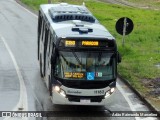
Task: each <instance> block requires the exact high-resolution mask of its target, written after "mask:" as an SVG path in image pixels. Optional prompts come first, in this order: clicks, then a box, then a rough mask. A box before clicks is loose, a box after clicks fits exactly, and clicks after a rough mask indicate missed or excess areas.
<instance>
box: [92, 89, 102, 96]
mask: <svg viewBox="0 0 160 120" xmlns="http://www.w3.org/2000/svg"><path fill="white" fill-rule="evenodd" d="M94 94H100V95H102V94H104V90H95V91H94Z"/></svg>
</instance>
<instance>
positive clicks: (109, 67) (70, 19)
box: [38, 3, 121, 105]
mask: <svg viewBox="0 0 160 120" xmlns="http://www.w3.org/2000/svg"><path fill="white" fill-rule="evenodd" d="M38 60H39V63H40V74H41V77H43V78H44V80H45V82H46V85H47V88H48V89H49V93H50V96H51V99H52V102H53V104H61V105H65V104H67V105H106V103H107V101H108V100H109V99H111V96H113V95H112V94H113V93H114V91H115V88H116V78H117V64H118V63H119V62H120V61H121V58H120V55H119V53H118V51H117V45H116V41H115V38H114V37H113V36H112V35H111V34H110V33H109V32H108V30H107V29H106V28H105V27H103V26H102V25H101V24H100V23H99V22H98V20H97V19H96V18H95V17H94V16H93V15H92V13H91V12H90V11H89V10H88V9H87V8H86V7H85V6H84V5H82V6H81V5H71V4H67V3H60V4H44V5H41V6H40V10H39V17H38Z"/></svg>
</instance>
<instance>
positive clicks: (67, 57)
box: [55, 51, 116, 81]
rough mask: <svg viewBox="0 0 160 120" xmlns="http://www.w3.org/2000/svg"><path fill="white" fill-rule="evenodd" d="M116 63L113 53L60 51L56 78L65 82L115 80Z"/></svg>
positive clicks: (56, 66)
mask: <svg viewBox="0 0 160 120" xmlns="http://www.w3.org/2000/svg"><path fill="white" fill-rule="evenodd" d="M115 69H116V62H115V57H114V54H113V53H107V52H104V51H103V52H102V51H101V52H95V51H85V52H84V51H83V52H65V51H60V52H59V55H58V57H57V60H56V65H55V76H56V77H58V78H61V79H65V80H94V81H100V80H103V81H104V80H111V79H114V78H115V77H116V76H115Z"/></svg>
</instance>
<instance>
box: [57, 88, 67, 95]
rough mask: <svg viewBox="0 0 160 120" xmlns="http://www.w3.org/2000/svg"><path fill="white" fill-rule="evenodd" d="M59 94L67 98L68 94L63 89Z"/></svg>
mask: <svg viewBox="0 0 160 120" xmlns="http://www.w3.org/2000/svg"><path fill="white" fill-rule="evenodd" d="M59 94H60V95H62V96H63V97H66V94H65V92H64V91H63V90H62V89H61V90H60V92H59Z"/></svg>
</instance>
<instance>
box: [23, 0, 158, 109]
mask: <svg viewBox="0 0 160 120" xmlns="http://www.w3.org/2000/svg"><path fill="white" fill-rule="evenodd" d="M62 1H63V2H68V3H72V4H82V3H83V1H84V0H61V1H60V0H59V1H58V0H54V2H62ZM129 1H136V0H129ZM141 1H142V0H140V2H141ZM22 2H24V3H25V4H27V5H29V6H30V7H31V8H33V9H34V10H38V8H39V5H40V4H42V3H43V4H44V3H47V0H22ZM85 4H86V6H87V7H88V9H89V10H90V11H91V12H92V13H93V14H94V16H95V17H96V18H97V19H98V20H99V21H100V23H101V24H103V25H104V26H105V27H106V28H107V29H108V30H109V31H110V32H111V34H112V35H113V36H114V37H115V38H116V40H117V44H118V49H119V51H120V53H121V55H122V58H123V59H122V63H120V64H119V66H118V72H119V74H120V75H121V76H122V77H123V78H125V79H126V80H128V82H130V83H131V84H132V86H134V87H135V88H136V89H137V90H138V91H140V92H141V93H142V94H144V96H145V95H147V94H148V92H149V91H150V90H149V88H147V87H146V86H145V85H144V84H143V82H142V80H144V79H146V80H148V79H149V80H155V79H156V78H160V69H159V68H157V67H155V65H156V64H158V63H160V22H159V20H160V11H155V10H147V9H146V10H145V9H138V8H131V7H125V6H119V5H112V4H107V3H105V4H104V3H102V2H97V1H94V0H86V1H85ZM152 4H155V3H152ZM159 6H160V4H159ZM124 16H127V17H129V18H130V19H132V20H133V22H134V30H133V32H132V33H131V34H130V35H128V36H126V37H125V46H124V47H122V44H121V42H122V36H120V35H119V34H118V33H117V32H116V30H115V24H116V21H117V20H118V19H119V18H121V17H124ZM159 106H160V102H159Z"/></svg>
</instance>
